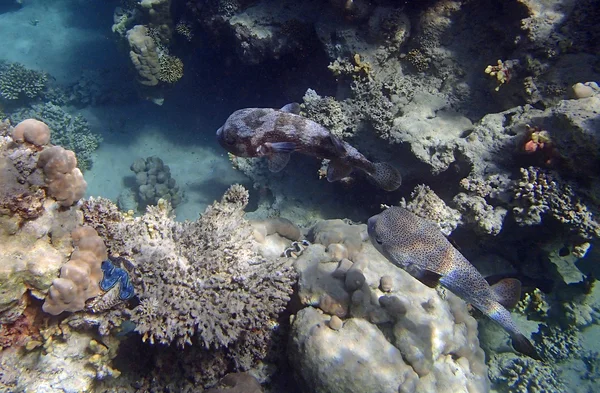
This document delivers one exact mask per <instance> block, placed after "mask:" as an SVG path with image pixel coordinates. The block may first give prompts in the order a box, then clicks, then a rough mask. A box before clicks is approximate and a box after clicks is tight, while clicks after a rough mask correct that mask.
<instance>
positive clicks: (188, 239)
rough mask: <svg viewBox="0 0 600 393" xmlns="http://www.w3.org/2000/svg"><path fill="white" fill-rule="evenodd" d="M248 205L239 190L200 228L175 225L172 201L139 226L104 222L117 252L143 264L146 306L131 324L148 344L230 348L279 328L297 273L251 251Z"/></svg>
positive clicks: (92, 212)
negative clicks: (276, 323)
mask: <svg viewBox="0 0 600 393" xmlns="http://www.w3.org/2000/svg"><path fill="white" fill-rule="evenodd" d="M247 202H248V192H247V191H246V190H245V189H244V188H243V187H241V186H239V185H235V186H232V187H231V188H230V189H229V190H228V191H227V192H226V193H225V195H224V196H223V199H222V200H221V201H220V202H215V203H214V204H213V205H211V206H209V207H208V208H207V209H206V211H205V212H204V214H203V215H202V216H201V217H200V219H198V220H197V221H195V222H176V221H174V220H173V216H172V209H171V207H170V205H169V204H168V203H166V202H164V203H159V204H158V206H149V207H148V209H147V213H146V214H145V215H144V216H142V217H139V218H136V219H134V220H133V221H131V220H129V221H128V222H127V221H122V222H118V221H117V220H112V223H110V222H109V220H105V222H107V223H109V225H106V226H105V228H104V230H105V231H106V232H107V236H108V237H110V239H111V240H109V241H108V243H109V244H108V245H109V248H110V249H111V252H118V253H119V254H120V255H124V256H127V257H128V258H129V259H131V260H133V261H134V262H135V263H136V265H137V271H138V272H139V277H136V280H138V279H139V280H141V282H142V285H141V288H139V291H138V296H139V298H140V301H141V303H140V305H139V306H138V307H136V308H135V309H134V310H133V315H132V318H131V319H132V321H133V322H135V323H136V325H137V327H136V330H137V331H138V332H140V333H141V334H142V335H143V338H144V340H149V341H150V342H151V343H154V342H160V343H163V344H169V343H171V342H176V343H177V344H179V345H181V346H183V345H186V344H192V342H194V341H199V342H200V343H202V344H203V345H204V346H206V347H224V346H229V348H230V350H231V348H232V347H233V346H235V345H236V344H238V343H239V342H240V341H244V340H246V341H248V340H260V339H259V338H257V337H259V336H260V333H259V332H261V331H263V332H264V331H266V330H269V329H270V326H273V325H272V324H273V321H274V320H275V319H276V318H277V315H278V313H279V312H281V311H282V310H283V309H284V308H285V306H286V304H287V302H288V300H289V298H290V294H291V292H292V289H291V288H292V284H293V282H294V280H295V273H294V272H293V270H292V269H291V268H289V267H285V266H284V265H283V264H284V261H278V260H265V259H264V258H261V257H260V255H258V254H257V253H256V252H255V251H253V245H254V240H253V237H252V230H253V228H252V226H251V225H250V223H249V222H247V221H246V220H245V219H244V218H243V214H244V212H243V209H244V207H245V206H246V204H247ZM88 208H89V210H88V211H87V212H85V211H84V215H85V216H86V220H88V221H93V220H95V219H94V217H95V216H97V215H98V214H104V213H103V211H104V212H107V213H106V214H109V215H110V214H111V213H110V212H111V208H110V207H109V208H107V209H106V208H104V209H103V208H101V207H100V205H94V204H90V205H89V206H88ZM86 209H87V208H86ZM112 210H113V211H114V209H112ZM137 289H138V288H136V290H137ZM250 332H252V334H247V333H250ZM241 347H244V346H243V345H242V346H241ZM241 347H240V350H241V351H247V349H244V348H241Z"/></svg>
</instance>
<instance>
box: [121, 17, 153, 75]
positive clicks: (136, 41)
mask: <svg viewBox="0 0 600 393" xmlns="http://www.w3.org/2000/svg"><path fill="white" fill-rule="evenodd" d="M127 41H128V42H129V48H130V51H129V58H130V59H131V62H132V63H133V66H134V67H135V69H136V71H137V74H138V79H137V80H138V82H139V83H141V84H142V85H144V86H156V85H157V84H158V78H159V75H160V63H159V60H158V52H157V50H156V44H155V43H154V40H153V39H152V38H151V37H150V36H149V33H148V28H147V27H145V26H143V25H136V26H134V27H133V28H132V29H131V30H128V31H127Z"/></svg>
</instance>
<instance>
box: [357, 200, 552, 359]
mask: <svg viewBox="0 0 600 393" xmlns="http://www.w3.org/2000/svg"><path fill="white" fill-rule="evenodd" d="M367 226H368V232H369V237H370V238H371V242H372V243H373V245H374V246H375V248H376V249H377V250H378V251H379V252H380V253H381V254H383V255H384V256H385V257H386V258H387V259H389V260H390V261H391V262H392V263H394V264H395V265H397V266H399V267H401V268H402V269H404V270H405V271H407V272H408V273H409V274H410V275H412V276H413V277H415V278H416V279H418V280H419V281H421V282H422V283H424V284H426V285H428V286H430V287H435V286H436V285H437V284H438V283H439V284H441V285H442V286H444V287H446V288H448V289H449V290H450V291H452V292H453V293H454V294H456V295H457V296H459V297H460V298H462V299H463V300H465V301H466V302H467V303H470V304H472V305H473V306H474V307H475V308H477V309H478V310H480V311H481V312H482V313H483V314H485V315H486V316H487V317H489V318H491V319H492V320H493V321H495V322H496V323H498V324H499V325H500V326H502V327H503V328H504V330H506V331H507V332H508V333H509V334H510V336H511V338H512V345H513V347H514V348H515V350H517V351H518V352H520V353H522V354H524V355H527V356H529V357H531V358H533V359H536V360H542V359H541V357H540V355H539V354H538V353H537V351H536V350H535V348H534V346H533V345H532V344H531V342H530V341H529V340H528V339H527V338H526V337H525V335H523V333H521V332H520V331H519V329H518V328H517V326H516V324H515V322H514V321H513V320H512V318H511V316H510V312H509V311H508V310H507V309H506V307H508V308H510V307H512V306H514V305H515V304H516V303H517V302H518V301H519V298H520V292H521V283H520V282H519V280H516V279H513V278H506V279H504V280H501V281H499V282H498V283H497V284H494V285H492V286H490V285H489V284H488V282H487V281H486V280H485V278H484V277H483V276H482V275H481V273H479V271H478V270H477V269H476V268H475V266H473V265H472V264H471V263H470V262H469V261H468V260H467V259H466V258H465V257H464V256H463V255H462V254H461V253H460V252H459V251H458V250H457V249H456V248H454V247H453V246H452V244H451V243H450V242H449V241H448V239H446V237H445V236H444V235H443V234H442V232H441V231H440V230H439V228H438V227H437V226H436V225H435V224H434V223H432V222H429V221H427V220H425V219H423V218H420V217H418V216H416V215H415V214H413V213H411V212H409V211H408V210H406V209H403V208H401V207H390V208H388V209H386V210H385V211H383V212H381V213H379V214H377V215H375V216H373V217H371V218H369V221H368V225H367Z"/></svg>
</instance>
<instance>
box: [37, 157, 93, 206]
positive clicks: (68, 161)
mask: <svg viewBox="0 0 600 393" xmlns="http://www.w3.org/2000/svg"><path fill="white" fill-rule="evenodd" d="M37 166H38V167H40V168H42V170H43V171H44V181H45V182H46V185H47V186H48V195H50V196H51V197H53V198H54V199H56V200H57V201H58V202H59V203H60V205H62V206H71V205H72V204H73V203H75V202H77V201H78V200H79V199H81V198H83V195H84V194H85V190H86V188H87V183H86V181H85V180H84V179H83V174H82V173H81V171H80V170H79V168H77V158H76V157H75V153H73V152H72V151H71V150H65V149H64V148H62V147H60V146H52V147H49V148H47V149H44V150H43V151H42V152H41V153H40V155H39V157H38V161H37Z"/></svg>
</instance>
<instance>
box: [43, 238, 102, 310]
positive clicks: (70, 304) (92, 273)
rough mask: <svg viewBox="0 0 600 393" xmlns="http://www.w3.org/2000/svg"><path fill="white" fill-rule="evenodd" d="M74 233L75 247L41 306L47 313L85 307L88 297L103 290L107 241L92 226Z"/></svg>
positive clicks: (96, 294) (94, 295)
mask: <svg viewBox="0 0 600 393" xmlns="http://www.w3.org/2000/svg"><path fill="white" fill-rule="evenodd" d="M71 237H72V238H73V246H74V247H75V250H74V251H73V254H71V258H70V259H69V261H68V262H67V263H65V264H64V265H63V266H62V267H61V268H60V278H57V279H55V280H53V281H52V286H51V287H50V289H49V291H48V296H47V297H46V301H45V302H44V305H43V306H42V309H43V310H44V311H45V312H47V313H48V314H52V315H58V314H60V313H62V312H63V311H70V312H73V311H80V310H83V309H84V308H85V302H86V300H88V299H91V298H93V297H96V296H98V295H100V293H101V292H100V285H99V284H100V282H101V280H102V277H103V270H102V268H101V264H102V261H103V260H105V259H106V258H107V257H108V255H107V253H106V246H105V245H104V242H103V241H102V239H101V238H100V237H99V236H98V234H97V233H96V231H95V230H94V229H93V228H92V227H89V226H82V227H79V228H76V229H75V230H73V232H72V233H71Z"/></svg>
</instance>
